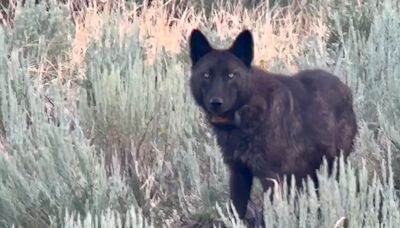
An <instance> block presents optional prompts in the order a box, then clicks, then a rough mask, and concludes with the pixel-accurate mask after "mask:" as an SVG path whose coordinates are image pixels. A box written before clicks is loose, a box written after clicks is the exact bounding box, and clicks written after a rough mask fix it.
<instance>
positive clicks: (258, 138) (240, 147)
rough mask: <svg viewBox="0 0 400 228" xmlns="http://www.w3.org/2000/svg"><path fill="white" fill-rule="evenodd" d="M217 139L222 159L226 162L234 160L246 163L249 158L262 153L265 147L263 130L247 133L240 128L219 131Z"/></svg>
mask: <svg viewBox="0 0 400 228" xmlns="http://www.w3.org/2000/svg"><path fill="white" fill-rule="evenodd" d="M217 139H218V143H219V145H220V147H221V150H222V152H223V156H224V160H225V162H226V163H228V164H229V163H232V162H234V161H241V162H243V163H247V162H248V161H249V160H250V159H252V158H254V157H256V156H257V155H258V154H260V153H262V152H263V151H264V149H265V147H266V142H265V135H264V134H263V132H252V133H248V132H243V131H241V130H233V131H231V132H219V133H218V134H217Z"/></svg>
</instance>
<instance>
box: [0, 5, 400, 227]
mask: <svg viewBox="0 0 400 228" xmlns="http://www.w3.org/2000/svg"><path fill="white" fill-rule="evenodd" d="M27 2H29V1H27ZM49 2H50V3H51V4H50V6H46V5H45V4H43V3H42V4H39V5H34V4H26V5H25V6H24V7H17V8H16V9H14V10H13V15H12V18H7V19H5V17H3V19H4V20H3V22H2V24H3V25H2V26H1V27H0V110H1V111H0V120H1V121H0V227H12V226H13V225H15V227H71V228H72V227H73V228H78V227H82V228H83V227H85V228H86V227H124V226H123V225H121V224H126V225H127V226H128V227H129V226H132V227H210V226H212V224H218V225H221V227H222V225H224V226H227V227H243V226H242V224H240V223H237V222H235V220H234V217H235V215H230V214H229V213H228V210H227V208H228V199H229V198H228V172H227V170H226V168H225V166H224V164H223V161H222V157H221V156H220V151H219V148H218V146H217V144H216V141H215V139H214V138H213V136H212V134H211V132H210V131H209V130H208V128H207V126H206V124H205V122H204V121H203V116H202V114H201V113H200V110H199V109H198V108H197V107H196V106H195V103H194V100H193V98H192V96H191V94H190V90H189V87H188V79H189V72H190V69H189V67H190V60H189V56H188V44H187V38H188V35H189V34H190V32H191V30H192V29H193V28H201V29H202V31H204V33H205V34H206V35H207V37H210V38H211V39H210V40H211V41H212V43H213V44H214V45H215V46H219V47H226V46H227V45H228V44H230V43H231V41H232V39H233V37H235V36H236V35H237V34H238V33H239V32H240V31H241V30H242V29H243V28H249V29H251V30H252V31H253V34H254V38H255V50H256V52H255V64H257V65H260V66H262V67H263V68H264V69H266V70H270V71H272V72H283V73H294V72H296V71H297V70H300V69H307V68H322V69H326V70H328V71H330V72H333V73H335V74H337V75H338V76H339V77H340V78H341V79H342V80H343V81H344V82H345V83H346V84H348V85H349V86H350V87H351V88H352V90H353V94H354V102H355V109H356V114H357V117H358V124H359V135H358V137H357V141H356V151H355V152H354V153H353V154H352V155H351V157H350V164H349V165H348V166H347V167H346V168H343V169H341V170H340V171H339V172H341V174H342V175H341V178H340V179H339V181H336V180H334V179H332V178H328V177H327V175H326V172H325V171H324V169H322V170H321V177H320V178H321V182H322V184H321V188H320V189H319V192H320V193H321V194H322V195H323V196H324V197H321V198H320V199H318V198H317V196H316V195H315V194H314V191H312V187H310V188H311V189H310V191H306V192H301V193H299V194H298V195H297V196H296V197H295V196H290V197H279V194H278V196H277V197H278V198H277V201H274V203H273V204H272V205H271V202H270V201H269V200H268V197H265V200H263V194H262V192H261V190H260V189H261V188H260V186H259V185H257V186H256V189H255V190H254V192H253V193H252V197H253V199H254V201H255V204H257V205H258V206H261V205H263V204H264V205H265V207H266V210H265V211H264V215H263V216H264V218H265V220H266V225H267V227H316V228H317V227H335V223H336V222H337V221H338V220H339V219H340V218H341V217H347V218H348V222H349V226H348V227H352V228H353V227H398V224H400V204H399V203H400V201H399V198H398V194H397V193H398V192H399V191H398V190H397V189H400V121H399V120H400V16H399V15H400V3H399V2H398V1H397V0H348V1H343V2H344V3H342V1H336V0H325V1H317V0H305V1H293V2H294V3H287V1H286V2H285V1H282V3H281V5H280V6H275V5H274V4H273V3H275V2H276V1H272V0H271V1H270V2H269V3H258V1H246V0H243V1H240V0H225V1H218V2H215V4H210V3H208V1H202V2H201V1H194V0H171V1H168V2H167V3H161V1H153V2H152V4H149V5H148V4H142V2H141V1H136V2H135V1H122V0H121V1H114V2H113V4H111V2H110V1H107V0H104V1H98V2H99V3H98V4H96V5H95V6H88V7H87V8H85V10H84V12H83V11H82V12H73V13H72V11H71V7H70V6H71V4H69V5H68V4H62V3H60V4H57V3H55V1H51V0H50V1H49ZM71 2H74V1H73V0H70V1H69V3H71ZM204 2H205V3H204ZM242 3H243V4H242ZM10 7H13V6H12V5H11V6H10ZM99 8H102V9H103V10H99ZM71 15H74V18H73V19H74V20H73V19H72V17H71ZM256 184H258V183H256ZM357 190H358V191H357ZM286 191H287V189H286V188H285V186H283V187H282V188H280V191H279V192H280V193H282V195H284V193H285V192H286ZM295 198H297V200H295ZM125 227H126V226H125Z"/></svg>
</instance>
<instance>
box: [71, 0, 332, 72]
mask: <svg viewBox="0 0 400 228" xmlns="http://www.w3.org/2000/svg"><path fill="white" fill-rule="evenodd" d="M154 2H155V3H153V4H152V5H151V6H149V7H146V6H139V5H137V4H134V5H133V8H132V9H124V10H123V11H122V12H121V14H120V17H119V18H118V22H117V24H119V35H120V37H121V38H123V37H124V36H126V35H127V34H131V33H132V32H134V31H135V26H134V25H133V24H135V25H139V31H140V33H139V34H140V39H141V40H142V41H143V43H144V45H145V48H146V56H147V58H148V61H149V63H153V62H154V59H155V58H156V56H157V55H158V54H159V53H160V52H161V51H166V52H168V53H173V54H178V53H182V52H183V53H186V52H187V50H186V48H187V47H186V45H185V44H186V41H187V37H188V35H189V34H190V32H191V30H192V29H194V28H202V29H205V30H208V29H209V28H213V30H214V32H215V33H216V34H215V36H218V37H219V38H220V39H221V40H226V39H229V38H231V37H235V36H236V35H237V34H238V33H239V32H240V31H241V30H242V29H244V28H249V29H251V30H253V31H254V39H255V45H256V50H257V51H256V53H255V64H260V65H262V66H263V67H267V66H269V65H271V64H270V63H271V62H272V61H277V60H283V59H284V60H285V65H286V67H287V70H288V71H296V70H298V64H297V63H296V61H295V59H294V58H295V57H296V56H299V55H301V54H302V53H303V52H304V51H305V50H304V47H305V45H299V44H300V43H302V42H304V40H307V39H309V38H311V37H312V38H314V39H315V40H319V41H322V42H325V41H327V39H328V36H329V31H328V28H327V25H326V24H324V22H323V21H322V20H321V18H323V16H324V15H323V14H324V12H323V11H319V12H315V13H309V12H307V11H306V10H303V11H301V10H300V11H298V10H297V8H296V9H295V8H294V7H290V6H289V7H287V8H285V10H282V9H270V8H268V7H266V6H261V7H259V8H257V9H254V12H252V13H249V11H248V9H246V8H245V7H243V6H242V5H240V4H237V5H235V6H230V7H226V6H219V7H217V8H215V9H214V10H213V12H212V13H211V14H210V16H209V18H206V17H205V15H204V14H202V13H199V12H196V10H195V9H194V8H193V7H187V8H185V9H181V11H182V15H181V17H180V18H174V17H172V16H171V13H170V6H169V5H168V4H162V3H161V2H158V3H157V1H154ZM295 11H296V12H295ZM113 16H115V15H110V14H109V13H108V11H99V10H98V8H96V6H90V7H88V8H87V11H86V13H85V17H81V18H80V19H79V20H76V21H77V22H76V33H75V35H74V42H73V44H72V51H71V66H77V67H78V68H80V69H81V72H84V68H85V66H84V63H83V62H84V58H85V54H86V50H87V48H88V46H89V45H90V44H91V42H92V41H93V40H96V39H98V38H99V37H100V36H101V31H102V28H103V27H104V26H107V23H105V21H107V20H109V19H110V17H113Z"/></svg>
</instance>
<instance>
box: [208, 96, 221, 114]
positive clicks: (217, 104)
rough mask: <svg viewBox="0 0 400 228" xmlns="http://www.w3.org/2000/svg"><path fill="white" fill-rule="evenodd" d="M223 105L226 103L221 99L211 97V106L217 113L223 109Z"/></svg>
mask: <svg viewBox="0 0 400 228" xmlns="http://www.w3.org/2000/svg"><path fill="white" fill-rule="evenodd" d="M223 103H224V102H223V100H222V98H220V97H211V99H210V105H211V107H212V109H214V110H215V111H217V110H219V109H220V108H221V107H222V104H223Z"/></svg>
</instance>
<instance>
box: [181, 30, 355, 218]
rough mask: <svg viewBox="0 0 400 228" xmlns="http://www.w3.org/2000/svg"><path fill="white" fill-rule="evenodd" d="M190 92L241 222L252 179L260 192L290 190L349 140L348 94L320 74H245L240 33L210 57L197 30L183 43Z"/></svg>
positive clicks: (248, 48)
mask: <svg viewBox="0 0 400 228" xmlns="http://www.w3.org/2000/svg"><path fill="white" fill-rule="evenodd" d="M189 42H190V57H191V60H192V68H191V79H190V87H191V92H192V94H193V97H194V99H195V101H196V103H197V105H199V106H200V107H201V108H202V110H204V112H205V113H206V114H207V116H208V120H209V122H210V124H211V125H212V126H213V129H214V131H215V134H216V137H217V140H218V143H219V145H220V147H221V149H222V153H223V158H224V161H225V163H226V164H227V166H228V167H229V169H230V175H231V177H230V195H231V199H232V201H233V204H234V206H235V208H236V210H237V211H238V214H239V216H240V218H242V219H243V218H244V216H245V214H246V210H247V204H248V201H249V198H250V191H251V186H252V181H253V177H258V178H259V179H260V181H261V183H262V185H263V187H264V189H267V188H268V187H270V186H271V185H272V183H273V182H271V181H269V180H267V179H268V178H273V179H278V180H281V179H282V178H283V175H294V177H295V180H296V184H297V185H298V187H300V186H299V185H300V184H301V181H302V179H303V178H305V177H307V176H310V177H311V178H312V179H313V180H314V181H315V183H316V184H318V183H317V176H316V170H317V169H318V168H319V167H320V165H321V163H322V161H323V157H324V156H325V158H326V159H327V161H328V164H329V167H330V169H331V167H332V164H333V162H334V160H335V158H336V157H337V156H338V155H339V154H340V151H343V155H344V156H345V157H347V156H348V155H349V153H350V152H351V151H352V149H353V140H354V138H355V135H356V134H357V123H356V116H355V113H354V111H353V104H352V103H353V101H352V94H351V90H350V89H349V87H348V86H346V85H345V84H344V83H342V82H341V81H340V80H339V78H338V77H336V76H335V75H332V74H330V73H328V72H326V71H323V70H305V71H301V72H299V73H297V74H295V75H293V76H286V75H279V74H272V73H269V72H265V71H263V70H261V69H259V68H257V67H253V66H252V61H253V38H252V34H251V32H250V31H249V30H244V31H242V32H241V33H240V34H239V35H238V36H237V37H236V39H235V41H234V42H233V44H232V45H231V47H230V48H228V49H214V48H213V47H211V45H210V44H209V42H208V40H207V38H206V37H205V36H204V35H203V34H202V33H201V32H200V31H199V30H197V29H195V30H193V31H192V33H191V35H190V38H189Z"/></svg>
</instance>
